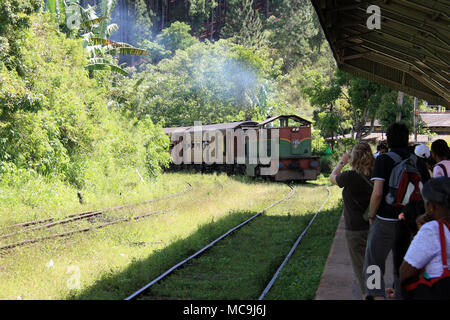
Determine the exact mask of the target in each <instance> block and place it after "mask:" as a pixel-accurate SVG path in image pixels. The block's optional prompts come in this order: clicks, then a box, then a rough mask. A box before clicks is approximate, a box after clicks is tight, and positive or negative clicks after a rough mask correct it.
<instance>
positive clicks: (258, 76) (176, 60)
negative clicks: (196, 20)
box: [117, 40, 274, 126]
mask: <svg viewBox="0 0 450 320" xmlns="http://www.w3.org/2000/svg"><path fill="white" fill-rule="evenodd" d="M272 65H273V61H272V60H271V59H270V58H268V57H267V56H260V54H259V53H257V52H256V51H255V50H254V49H251V48H246V47H243V46H240V45H237V44H234V43H231V42H229V41H226V40H219V41H217V42H215V43H210V42H205V43H202V42H199V41H197V40H196V43H195V44H194V45H192V46H190V47H188V48H186V49H185V50H182V49H178V50H177V51H176V52H175V54H174V55H173V57H168V58H167V59H163V60H161V61H160V62H159V63H158V64H156V65H153V64H146V66H145V67H144V68H143V69H142V72H141V73H139V74H136V75H134V76H133V78H132V79H131V80H124V81H125V82H124V84H123V85H120V86H119V89H118V91H119V92H117V96H118V97H120V101H121V107H122V108H123V109H125V110H128V111H131V112H132V113H133V114H136V115H137V116H138V117H139V118H140V119H142V118H145V117H150V118H151V119H152V120H153V122H164V123H165V126H183V125H186V126H187V125H193V122H194V121H196V120H198V121H202V122H203V123H217V122H228V121H233V120H243V119H264V118H265V117H266V116H267V115H269V113H270V111H271V109H272V107H273V105H274V100H273V96H272V90H271V81H272V73H274V70H273V68H272Z"/></svg>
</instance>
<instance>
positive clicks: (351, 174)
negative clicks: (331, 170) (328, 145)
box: [336, 169, 358, 179]
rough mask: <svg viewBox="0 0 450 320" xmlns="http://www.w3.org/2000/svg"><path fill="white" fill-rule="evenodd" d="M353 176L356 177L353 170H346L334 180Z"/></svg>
mask: <svg viewBox="0 0 450 320" xmlns="http://www.w3.org/2000/svg"><path fill="white" fill-rule="evenodd" d="M355 175H358V174H357V173H356V171H355V170H353V169H352V170H346V171H342V172H340V173H339V174H338V175H336V179H338V178H341V179H342V178H344V179H348V178H352V177H354V176H355Z"/></svg>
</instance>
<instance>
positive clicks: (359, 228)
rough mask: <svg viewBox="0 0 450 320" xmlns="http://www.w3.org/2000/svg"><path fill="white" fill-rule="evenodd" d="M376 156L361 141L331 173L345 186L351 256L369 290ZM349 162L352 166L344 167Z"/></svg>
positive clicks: (360, 283)
mask: <svg viewBox="0 0 450 320" xmlns="http://www.w3.org/2000/svg"><path fill="white" fill-rule="evenodd" d="M374 162H375V158H374V156H373V154H372V149H371V148H370V145H369V144H368V143H366V142H359V143H358V144H357V145H355V146H354V147H353V149H352V151H351V152H349V153H346V154H344V156H343V157H342V159H341V161H339V163H338V165H337V166H336V168H334V170H333V172H332V173H331V176H330V181H331V182H332V183H333V184H336V185H338V186H339V187H340V188H344V189H343V190H342V198H343V199H344V210H343V214H344V222H345V237H346V239H347V245H348V248H349V252H350V257H351V260H352V265H353V272H354V273H355V275H356V277H357V279H358V282H359V286H360V288H361V292H362V293H363V299H364V292H365V281H364V274H363V266H364V255H365V251H366V243H367V236H368V234H369V222H368V220H366V218H365V216H366V215H367V213H368V209H369V203H370V196H371V195H372V188H373V185H372V183H371V182H370V176H371V174H372V169H373V166H374ZM347 163H349V164H350V166H351V167H352V170H348V171H344V172H341V171H342V168H343V167H344V166H345V165H346V164H347Z"/></svg>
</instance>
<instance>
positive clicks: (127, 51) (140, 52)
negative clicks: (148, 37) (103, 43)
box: [105, 47, 150, 56]
mask: <svg viewBox="0 0 450 320" xmlns="http://www.w3.org/2000/svg"><path fill="white" fill-rule="evenodd" d="M105 53H106V54H131V55H135V56H143V55H146V54H148V55H150V53H149V52H148V51H147V50H143V49H138V48H134V47H121V48H112V49H109V50H106V51H105Z"/></svg>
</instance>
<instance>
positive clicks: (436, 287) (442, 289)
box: [402, 220, 450, 300]
mask: <svg viewBox="0 0 450 320" xmlns="http://www.w3.org/2000/svg"><path fill="white" fill-rule="evenodd" d="M438 223H439V239H440V242H441V258H442V266H443V269H444V270H443V272H442V274H441V276H440V277H438V278H432V279H426V278H425V277H424V276H423V269H422V270H421V272H420V275H418V276H415V277H412V278H409V279H406V280H405V281H404V282H403V283H402V296H403V298H404V299H406V300H450V269H449V266H448V265H447V249H446V243H445V231H444V225H446V226H447V228H448V229H449V230H450V224H449V223H448V222H447V221H445V220H439V221H438Z"/></svg>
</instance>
